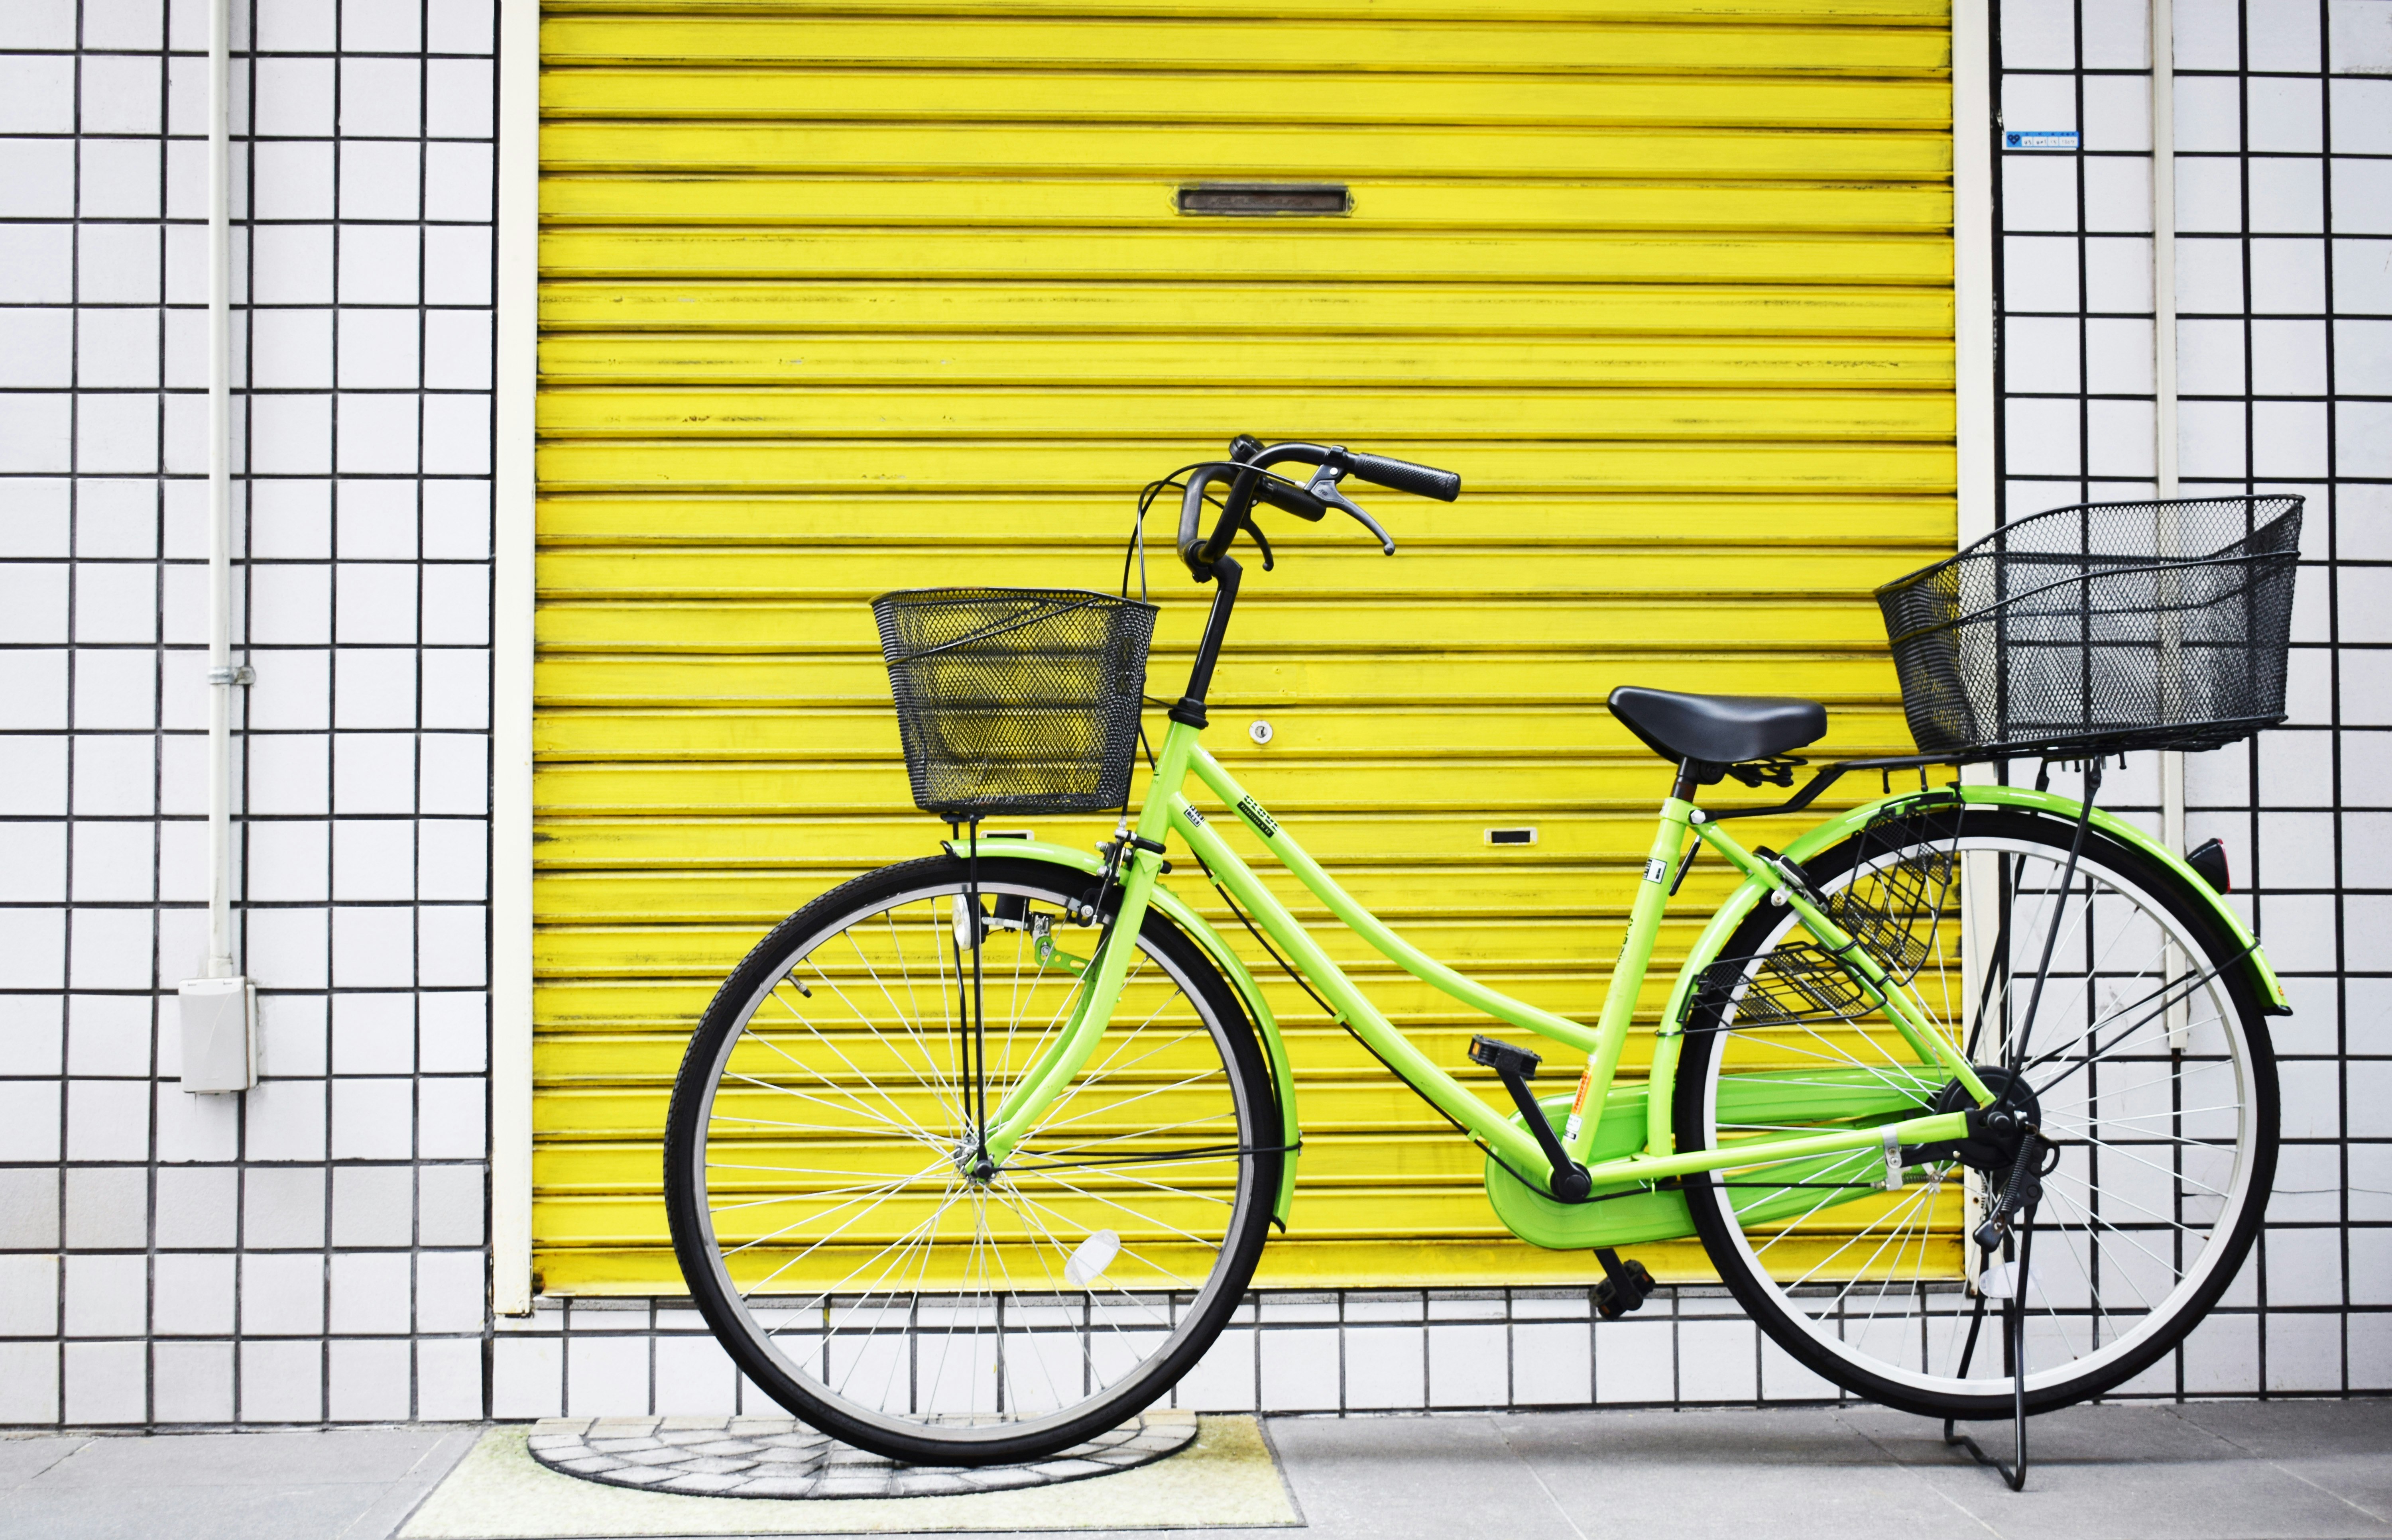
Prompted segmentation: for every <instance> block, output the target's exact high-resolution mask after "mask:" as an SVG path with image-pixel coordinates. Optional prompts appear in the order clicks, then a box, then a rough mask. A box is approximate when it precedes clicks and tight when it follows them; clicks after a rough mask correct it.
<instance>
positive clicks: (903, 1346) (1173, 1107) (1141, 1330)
mask: <svg viewBox="0 0 2392 1540" xmlns="http://www.w3.org/2000/svg"><path fill="white" fill-rule="evenodd" d="M967 875H968V874H967V868H966V864H965V862H963V861H957V860H954V859H951V858H940V859H935V860H929V861H912V862H908V863H906V864H904V865H902V866H894V867H890V868H887V869H885V870H883V871H879V872H875V873H872V874H867V875H865V876H863V877H859V878H857V879H856V880H854V881H853V882H851V883H848V884H846V885H845V886H841V887H838V888H837V889H835V890H833V891H832V892H830V893H827V894H825V895H824V896H823V897H822V898H820V899H816V900H815V901H814V902H812V904H809V905H807V906H806V907H805V908H804V909H802V910H799V912H797V913H795V914H793V915H791V916H790V917H789V918H788V919H787V920H786V921H784V922H783V923H782V924H781V925H780V926H779V927H778V928H776V929H775V930H774V931H773V934H772V935H771V936H769V937H767V938H765V939H764V940H763V941H762V942H761V943H760V944H759V945H758V946H757V948H756V949H755V951H752V952H750V953H749V954H748V956H747V961H745V962H744V963H742V964H740V965H739V968H738V970H737V971H736V972H734V974H733V975H732V976H731V977H730V979H729V980H728V981H727V982H725V983H724V985H723V987H722V989H721V992H720V993H718V994H717V995H716V997H715V1000H714V1003H712V1004H711V1005H710V1006H708V1009H707V1012H706V1016H705V1017H704V1019H703V1020H702V1021H701V1023H700V1024H699V1027H698V1029H697V1031H696V1033H695V1036H694V1037H693V1038H692V1039H691V1041H690V1045H689V1050H688V1053H687V1055H686V1057H685V1058H684V1060H683V1063H682V1071H681V1077H680V1080H679V1081H678V1082H677V1083H676V1084H675V1086H674V1089H673V1101H672V1109H671V1113H670V1116H669V1121H668V1125H667V1129H666V1138H665V1196H666V1204H667V1208H668V1211H669V1214H670V1216H671V1220H672V1231H673V1244H674V1247H675V1249H676V1251H677V1252H678V1254H679V1257H680V1261H681V1265H682V1275H683V1276H684V1277H685V1278H686V1279H687V1281H688V1283H689V1287H690V1291H691V1293H692V1295H693V1296H694V1297H695V1300H696V1302H697V1305H698V1308H699V1310H700V1311H702V1312H703V1313H704V1314H705V1316H706V1318H707V1321H708V1325H710V1326H712V1327H713V1329H714V1333H715V1336H716V1337H717V1338H718V1339H720V1340H721V1342H722V1344H723V1346H724V1347H725V1349H726V1350H728V1351H729V1352H730V1353H731V1355H732V1357H733V1358H734V1360H736V1361H737V1363H738V1364H739V1366H740V1367H741V1368H742V1369H744V1370H745V1371H746V1372H747V1375H748V1377H749V1378H751V1379H753V1380H754V1381H755V1382H756V1383H757V1384H758V1385H760V1386H761V1387H762V1388H763V1390H764V1391H766V1392H767V1393H768V1394H770V1395H771V1396H772V1397H773V1399H774V1400H775V1401H777V1402H779V1403H780V1404H782V1405H783V1406H785V1407H786V1408H787V1409H788V1410H789V1411H790V1412H791V1413H793V1414H794V1415H796V1416H798V1417H801V1418H803V1419H805V1420H806V1421H807V1422H809V1423H811V1424H812V1425H813V1426H814V1427H816V1428H819V1429H821V1430H824V1431H825V1432H828V1433H831V1434H833V1435H834V1436H836V1437H838V1438H841V1439H844V1440H846V1441H847V1442H849V1443H854V1444H857V1445H859V1446H861V1447H864V1448H866V1449H870V1450H873V1451H875V1452H876V1453H878V1454H882V1455H886V1456H890V1457H891V1458H894V1459H903V1460H909V1461H913V1462H916V1463H917V1464H926V1465H990V1464H996V1463H1000V1462H1006V1461H1014V1460H1023V1459H1033V1458H1037V1457H1039V1456H1044V1455H1047V1454H1052V1453H1054V1452H1055V1451H1057V1450H1059V1449H1064V1448H1068V1447H1070V1446H1071V1445H1072V1444H1074V1443H1080V1442H1082V1441H1084V1440H1085V1439H1088V1438H1091V1437H1093V1436H1095V1435H1096V1434H1098V1433H1100V1432H1103V1431H1105V1430H1108V1429H1111V1428H1112V1427H1114V1426H1116V1425H1118V1424H1119V1423H1120V1422H1121V1421H1122V1420H1123V1419H1124V1418H1126V1417H1130V1416H1132V1415H1133V1414H1135V1413H1137V1412H1138V1411H1140V1410H1142V1409H1143V1408H1144V1407H1146V1406H1148V1405H1150V1404H1152V1403H1153V1402H1154V1401H1155V1400H1156V1399H1157V1398H1159V1397H1161V1396H1162V1395H1163V1394H1164V1393H1166V1392H1167V1391H1169V1390H1170V1389H1171V1387H1172V1385H1173V1384H1174V1383H1176V1381H1177V1380H1178V1378H1179V1377H1180V1376H1181V1375H1183V1374H1185V1373H1186V1372H1187V1371H1188V1370H1189V1368H1190V1367H1192V1366H1193V1365H1194V1364H1195V1362H1196V1360H1197V1359H1198V1358H1199V1357H1200V1356H1202V1353H1203V1352H1204V1350H1205V1349H1206V1348H1207V1347H1208V1346H1210V1345H1211V1343H1212V1341H1213V1339H1215V1337H1216V1336H1217V1335H1219V1332H1220V1329H1221V1326H1222V1325H1223V1323H1224V1322H1225V1321H1226V1320H1227V1319H1228V1314H1229V1312H1230V1311H1231V1310H1233V1309H1235V1308H1236V1306H1237V1303H1238V1301H1239V1298H1240V1297H1241V1294H1242V1293H1243V1291H1244V1289H1245V1286H1246V1283H1247V1280H1248V1279H1249V1278H1250V1277H1251V1276H1252V1275H1253V1273H1254V1263H1255V1261H1256V1259H1257V1258H1258V1256H1259V1255H1260V1252H1261V1249H1262V1245H1263V1241H1264V1238H1265V1236H1266V1235H1267V1231H1268V1227H1269V1223H1270V1207H1271V1199H1272V1197H1273V1196H1274V1195H1275V1194H1276V1192H1277V1191H1278V1186H1279V1172H1280V1152H1279V1150H1278V1147H1277V1146H1278V1145H1279V1143H1280V1123H1279V1118H1278V1111H1277V1105H1276V1102H1275V1100H1274V1098H1273V1094H1272V1091H1271V1085H1270V1079H1269V1076H1268V1073H1267V1069H1266V1067H1265V1065H1264V1062H1263V1058H1262V1054H1261V1051H1260V1049H1259V1048H1258V1046H1257V1045H1256V1042H1255V1039H1254V1029H1253V1027H1252V1026H1251V1024H1250V1023H1249V1022H1248V1020H1247V1018H1246V1016H1245V1014H1244V1011H1243V1008H1242V1007H1241V1004H1240V1003H1239V1001H1238V998H1237V995H1236V993H1235V992H1234V991H1233V990H1231V989H1230V988H1229V987H1228V984H1227V983H1226V982H1224V981H1223V979H1222V978H1221V977H1220V975H1219V973H1218V972H1217V971H1216V970H1215V968H1214V966H1213V964H1212V963H1211V962H1210V961H1209V960H1208V959H1207V958H1206V957H1205V956H1204V954H1203V952H1202V951H1201V949H1199V948H1198V947H1197V946H1196V944H1195V943H1194V942H1193V941H1192V940H1190V939H1189V938H1188V937H1187V936H1185V935H1184V934H1182V933H1181V932H1180V931H1179V929H1178V928H1177V927H1176V925H1173V924H1172V923H1171V922H1170V921H1169V920H1168V919H1167V918H1165V917H1164V916H1163V915H1162V914H1161V913H1159V912H1151V911H1150V912H1149V914H1148V916H1147V919H1146V922H1145V925H1144V926H1143V927H1142V930H1141V932H1140V934H1139V935H1138V936H1137V937H1136V938H1134V941H1135V944H1136V946H1137V954H1136V955H1135V956H1134V957H1133V958H1132V959H1131V961H1130V965H1129V974H1128V981H1127V983H1126V984H1125V985H1124V990H1123V993H1122V998H1121V1002H1120V1003H1119V1004H1118V1005H1117V1006H1116V1007H1115V1009H1114V1012H1113V1019H1112V1021H1111V1024H1110V1025H1109V1026H1108V1027H1107V1029H1106V1032H1105V1036H1104V1038H1103V1040H1102V1041H1101V1042H1099V1043H1098V1047H1097V1049H1096V1052H1095V1054H1094V1055H1092V1056H1091V1057H1090V1059H1089V1060H1088V1063H1087V1066H1086V1068H1085V1069H1083V1070H1082V1072H1081V1073H1080V1075H1079V1076H1078V1078H1077V1079H1076V1080H1075V1081H1072V1083H1071V1084H1070V1085H1069V1086H1067V1087H1066V1088H1065V1089H1064V1090H1063V1092H1062V1093H1061V1094H1059V1096H1058V1097H1057V1098H1056V1099H1055V1101H1054V1103H1053V1105H1052V1106H1050V1107H1049V1108H1048V1110H1047V1112H1046V1116H1045V1118H1044V1119H1043V1120H1042V1121H1041V1123H1040V1124H1039V1126H1038V1127H1037V1128H1036V1129H1035V1130H1034V1131H1033V1132H1032V1133H1031V1134H1030V1135H1029V1136H1028V1137H1027V1138H1026V1139H1024V1140H1023V1141H1022V1142H1021V1144H1020V1146H1019V1147H1018V1148H1017V1149H1015V1150H1014V1151H1013V1153H1012V1154H1010V1155H1009V1156H1008V1157H1007V1158H1006V1160H1005V1161H1004V1162H1003V1164H1002V1165H1000V1166H997V1167H995V1168H994V1169H993V1170H992V1169H983V1168H982V1167H981V1165H980V1163H979V1161H978V1159H977V1156H976V1142H975V1139H974V1136H973V1132H972V1131H973V1130H974V1128H975V1127H977V1126H979V1124H980V1119H981V1112H980V1108H981V1105H982V1097H983V1095H984V1098H985V1106H986V1108H987V1109H988V1112H989V1113H992V1114H993V1113H994V1110H995V1109H996V1108H997V1107H998V1106H1000V1105H1001V1104H1002V1103H1003V1101H1004V1099H1005V1096H1006V1095H1007V1093H1009V1092H1010V1091H1011V1090H1013V1089H1014V1087H1015V1086H1016V1085H1017V1084H1018V1083H1020V1081H1021V1080H1022V1079H1023V1077H1024V1076H1025V1075H1026V1073H1027V1072H1028V1070H1029V1069H1030V1068H1032V1066H1033V1065H1034V1064H1035V1063H1036V1062H1037V1059H1038V1055H1039V1054H1040V1052H1041V1050H1043V1049H1044V1048H1045V1047H1046V1045H1048V1044H1049V1043H1051V1042H1053V1041H1054V1039H1055V1037H1056V1035H1057V1034H1058V1033H1059V1031H1060V1030H1061V1029H1062V1026H1063V1024H1064V1023H1065V1022H1066V1021H1067V1020H1068V1019H1069V1018H1070V1016H1071V1012H1072V1005H1073V1004H1074V1003H1076V1002H1077V1000H1078V999H1079V995H1080V990H1081V988H1082V978H1081V975H1080V973H1079V971H1078V969H1079V968H1080V967H1081V966H1083V965H1085V956H1084V955H1083V956H1075V955H1074V954H1075V953H1078V954H1091V953H1093V952H1094V951H1095V949H1096V946H1097V944H1098V936H1099V932H1098V930H1096V929H1094V928H1091V927H1087V926H1084V925H1080V924H1079V923H1078V922H1077V921H1075V920H1074V919H1073V918H1072V912H1073V910H1074V908H1075V907H1076V905H1077V902H1078V900H1080V899H1083V898H1085V897H1086V896H1087V890H1088V889H1089V888H1091V887H1092V886H1094V880H1093V879H1091V878H1085V877H1080V876H1078V875H1077V874H1072V873H1068V872H1065V871H1063V870H1061V869H1059V868H1057V867H1054V866H1049V865H1046V864H1043V863H1039V862H1034V861H1021V860H1019V859H1012V860H1007V859H998V858H987V857H983V858H982V859H981V861H980V868H979V887H980V892H981V916H982V918H981V922H980V924H979V925H977V926H975V925H974V924H973V922H972V921H971V919H970V917H969V916H970V912H971V911H970V908H969V906H968V900H967V899H966V897H965V893H966V885H967ZM975 930H978V931H980V932H981V935H980V936H979V937H978V938H977V940H976V941H975V934H974V933H975ZM1114 939H1115V941H1119V940H1120V939H1121V938H1118V937H1116V938H1114ZM975 944H977V945H978V947H979V948H980V951H981V985H980V989H979V991H978V992H979V994H980V995H981V999H982V1001H983V1002H984V1007H985V1018H984V1020H983V1021H982V1022H981V1023H980V1024H978V1026H977V1027H975V1026H973V1025H972V1024H970V1022H969V1018H968V1015H967V1012H968V1008H969V1006H970V1001H971V996H972V994H973V993H974V990H973V987H972V970H971V955H970V953H971V949H972V947H973V946H974V945H975Z"/></svg>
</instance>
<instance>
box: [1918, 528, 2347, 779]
mask: <svg viewBox="0 0 2392 1540" xmlns="http://www.w3.org/2000/svg"><path fill="white" fill-rule="evenodd" d="M2301 502H2302V499H2301V498H2297V497H2290V496H2285V497H2230V498H2183V499H2178V500H2171V501H2166V502H2119V503H2083V504H2079V505H2077V506H2075V507H2072V508H2055V509H2053V510H2051V511H2048V512H2045V513H2035V514H2031V515H2029V516H2028V517H2026V518H2023V519H2019V520H2016V521H2014V522H2012V523H2010V524H2005V525H2003V526H2002V527H2001V528H2000V529H1997V530H1995V532H1994V533H1993V534H1991V535H1988V536H1987V537H1984V538H1983V539H1982V540H1979V541H1977V542H1976V543H1975V544H1974V545H1971V546H1970V547H1969V549H1968V550H1963V551H1961V552H1960V553H1959V554H1958V555H1956V556H1954V557H1952V558H1951V559H1950V560H1948V561H1943V562H1939V563H1936V564H1935V565H1933V566H1931V567H1928V568H1926V569H1925V570H1923V571H1920V572H1915V573H1912V574H1911V575H1910V576H1907V577H1902V578H1897V579H1895V580H1894V581H1893V582H1891V583H1888V584H1887V585H1886V586H1885V587H1883V588H1881V589H1878V590H1877V601H1878V608H1880V609H1881V610H1882V611H1883V612H1884V614H1885V628H1886V634H1887V635H1888V636H1889V637H1891V639H1892V642H1893V661H1894V666H1895V667H1896V668H1897V669H1898V670H1899V671H1900V673H1901V676H1902V705H1903V710H1904V714H1905V715H1907V716H1908V717H1909V718H1910V734H1911V736H1912V737H1913V738H1914V739H1916V740H1917V744H1918V748H1919V752H1921V753H1922V754H1949V755H1951V756H1953V757H1955V758H1965V759H1992V758H2006V757H2035V756H2042V757H2047V758H2067V757H2080V758H2083V757H2094V756H2097V755H2102V754H2123V753H2125V752H2126V751H2127V750H2129V749H2156V748H2169V749H2207V748H2217V747H2219V746H2221V745H2223V744H2230V743H2233V742H2234V741H2235V740H2237V739H2240V738H2246V737H2248V736H2250V735H2251V734H2252V733H2254V732H2256V731H2259V730H2260V729H2261V728H2267V727H2273V726H2275V725H2276V724H2277V723H2278V722H2281V721H2282V720H2283V719H2284V654H2285V646H2286V643H2287V641H2289V639H2290V636H2291V630H2292V618H2293V576H2294V571H2295V566H2296V565H2297V564H2298V563H2299V560H2300V537H2301Z"/></svg>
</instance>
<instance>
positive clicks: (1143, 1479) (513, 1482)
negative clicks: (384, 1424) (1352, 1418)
mask: <svg viewBox="0 0 2392 1540" xmlns="http://www.w3.org/2000/svg"><path fill="white" fill-rule="evenodd" d="M1178 1416H1180V1417H1187V1416H1189V1414H1185V1413H1182V1414H1178ZM1171 1417H1173V1414H1170V1413H1163V1412H1154V1413H1149V1414H1148V1415H1147V1418H1146V1421H1147V1423H1148V1424H1149V1425H1150V1427H1153V1428H1155V1429H1156V1430H1158V1431H1160V1430H1162V1429H1163V1427H1164V1426H1165V1425H1166V1422H1167V1419H1169V1418H1171ZM642 1420H645V1419H642ZM531 1436H532V1430H531V1429H530V1428H528V1427H524V1426H517V1427H513V1428H495V1429H492V1430H490V1431H489V1432H487V1433H485V1434H484V1435H483V1436H482V1439H481V1442H480V1443H476V1444H475V1445H474V1449H473V1451H472V1453H470V1454H468V1455H467V1456H465V1457H464V1459H463V1460H461V1461H460V1462H459V1464H458V1466H457V1468H456V1469H454V1470H452V1471H450V1472H449V1473H448V1478H447V1479H446V1480H445V1481H443V1482H441V1483H440V1484H439V1485H438V1486H437V1487H435V1488H434V1489H433V1493H432V1495H431V1496H430V1497H428V1498H426V1499H424V1502H423V1506H422V1507H421V1508H417V1509H416V1510H415V1514H414V1516H413V1517H412V1518H410V1519H409V1521H407V1524H406V1526H405V1527H404V1528H402V1529H401V1530H400V1531H399V1536H400V1540H601V1537H604V1540H617V1537H620V1540H642V1537H645V1536H663V1535H691V1534H706V1535H749V1534H932V1533H937V1532H941V1531H955V1530H964V1531H971V1530H1091V1529H1096V1530H1129V1529H1283V1528H1293V1527H1295V1526H1297V1525H1300V1524H1302V1523H1303V1522H1304V1520H1303V1516H1302V1515H1301V1514H1299V1513H1298V1512H1297V1511H1296V1507H1295V1502H1294V1499H1293V1497H1292V1496H1291V1495H1290V1494H1289V1492H1288V1490H1287V1486H1286V1483H1285V1482H1283V1481H1281V1480H1280V1471H1279V1465H1278V1461H1277V1460H1276V1458H1275V1457H1274V1456H1273V1455H1272V1453H1271V1449H1270V1444H1269V1443H1268V1441H1267V1439H1265V1437H1264V1436H1263V1431H1262V1428H1261V1426H1260V1425H1259V1424H1258V1423H1257V1422H1256V1421H1255V1420H1254V1418H1253V1417H1204V1418H1202V1419H1201V1420H1200V1421H1198V1422H1197V1424H1196V1436H1195V1438H1194V1440H1193V1441H1192V1442H1190V1443H1188V1444H1187V1445H1186V1446H1185V1447H1184V1448H1182V1449H1181V1450H1180V1451H1179V1452H1178V1453H1177V1454H1176V1455H1173V1456H1170V1457H1169V1458H1167V1459H1157V1460H1154V1461H1153V1462H1152V1463H1150V1464H1146V1465H1139V1466H1134V1467H1131V1468H1129V1469H1118V1470H1115V1471H1113V1472H1112V1473H1111V1474H1109V1475H1106V1476H1105V1477H1104V1478H1103V1479H1102V1480H1087V1481H1072V1482H1064V1483H1062V1484H1060V1485H1047V1486H1034V1487H1022V1488H1018V1489H1014V1490H1010V1491H995V1492H991V1491H980V1492H969V1493H958V1494H953V1495H922V1496H907V1497H893V1496H891V1497H814V1498H808V1499H803V1500H799V1501H786V1500H783V1501H770V1500H760V1499H758V1498H753V1497H697V1496H685V1495H681V1494H679V1493H672V1492H655V1491H638V1490H634V1489H631V1488H628V1487H622V1486H604V1485H600V1484H598V1483H596V1482H590V1481H586V1480H584V1479H582V1478H581V1477H578V1476H571V1475H566V1474H565V1473H564V1472H562V1471H557V1470H551V1469H547V1468H546V1467H544V1466H542V1465H540V1464H539V1462H538V1461H537V1460H535V1459H534V1458H533V1457H532V1455H531V1451H530V1447H529V1443H530V1439H531Z"/></svg>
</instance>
